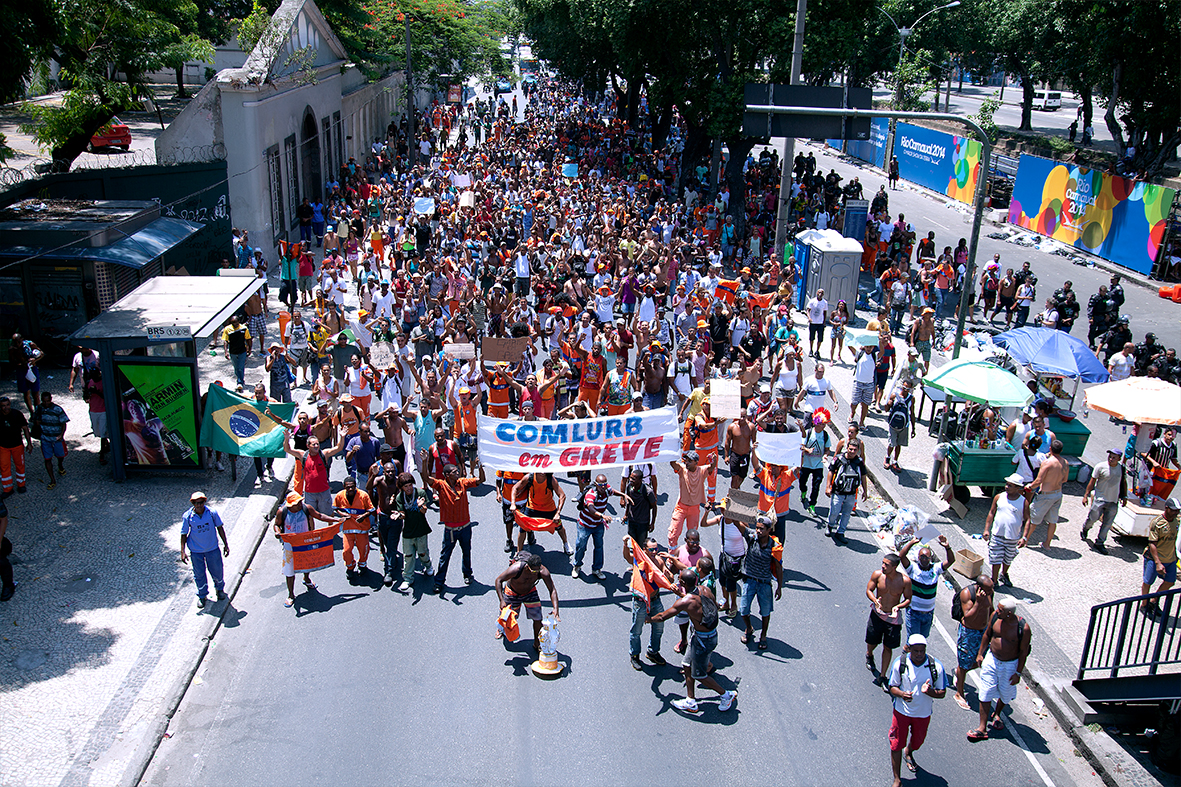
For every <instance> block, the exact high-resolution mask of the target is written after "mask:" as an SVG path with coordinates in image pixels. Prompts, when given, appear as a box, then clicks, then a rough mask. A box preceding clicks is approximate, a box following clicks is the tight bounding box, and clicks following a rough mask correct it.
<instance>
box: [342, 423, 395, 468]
mask: <svg viewBox="0 0 1181 787" xmlns="http://www.w3.org/2000/svg"><path fill="white" fill-rule="evenodd" d="M370 428H371V427H370V426H369V416H368V413H366V414H365V417H364V418H363V419H362V420H361V425H360V429H359V430H358V432H357V434H355V435H353V436H352V437H350V438H349V439H348V442H346V443H345V445H344V458H345V465H346V467H347V468H348V473H349V475H350V476H352V477H353V478H354V479H358V480H359V479H363V478H367V477H368V475H369V468H370V467H372V466H373V463H374V462H376V461H377V455H378V453H379V452H380V449H381V441H380V440H378V439H377V438H376V437H374V436H373V435H372V434H370V432H369V430H370ZM390 450H391V451H392V450H393V449H392V448H391V449H390Z"/></svg>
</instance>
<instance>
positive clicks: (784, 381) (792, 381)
mask: <svg viewBox="0 0 1181 787" xmlns="http://www.w3.org/2000/svg"><path fill="white" fill-rule="evenodd" d="M796 363H799V362H798V361H797V362H796ZM798 375H799V367H797V366H793V367H792V368H791V369H788V368H787V364H786V363H784V364H783V367H782V368H781V369H780V371H779V380H778V381H777V384H778V385H779V387H780V388H782V389H783V390H785V391H794V390H796V389H798V388H799V387H800V386H799V385H798V381H799V376H798Z"/></svg>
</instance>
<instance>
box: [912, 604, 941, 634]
mask: <svg viewBox="0 0 1181 787" xmlns="http://www.w3.org/2000/svg"><path fill="white" fill-rule="evenodd" d="M933 620H935V610H931V611H930V612H917V611H915V610H913V609H910V608H907V610H906V638H907V639H910V635H911V634H922V635H923V636H924V637H926V636H930V634H931V622H932V621H933Z"/></svg>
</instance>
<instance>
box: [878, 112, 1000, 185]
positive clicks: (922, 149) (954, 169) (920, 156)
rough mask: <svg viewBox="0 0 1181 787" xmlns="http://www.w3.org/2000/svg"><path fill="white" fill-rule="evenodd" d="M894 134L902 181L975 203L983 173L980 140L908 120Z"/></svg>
mask: <svg viewBox="0 0 1181 787" xmlns="http://www.w3.org/2000/svg"><path fill="white" fill-rule="evenodd" d="M894 136H895V141H894V155H895V156H897V157H898V174H899V176H900V177H901V178H902V179H903V180H909V181H910V182H911V183H917V184H919V185H920V186H924V187H925V188H929V189H931V190H932V191H937V192H939V193H940V194H943V195H944V196H947V197H951V198H952V199H955V200H959V201H960V202H967V203H969V204H970V203H971V202H972V199H973V198H974V197H975V195H976V181H977V179H978V178H979V175H980V154H981V146H980V143H979V142H978V141H976V140H972V139H967V138H966V137H960V136H956V135H954V134H945V133H943V132H942V131H933V130H931V129H929V128H922V127H921V126H912V125H910V124H909V123H899V124H898V128H897V130H896V131H895V133H894Z"/></svg>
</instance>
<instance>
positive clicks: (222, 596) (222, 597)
mask: <svg viewBox="0 0 1181 787" xmlns="http://www.w3.org/2000/svg"><path fill="white" fill-rule="evenodd" d="M227 598H229V596H227V595H226V592H225V590H219V591H217V600H218V601H225V600H226V599H227Z"/></svg>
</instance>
